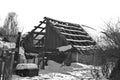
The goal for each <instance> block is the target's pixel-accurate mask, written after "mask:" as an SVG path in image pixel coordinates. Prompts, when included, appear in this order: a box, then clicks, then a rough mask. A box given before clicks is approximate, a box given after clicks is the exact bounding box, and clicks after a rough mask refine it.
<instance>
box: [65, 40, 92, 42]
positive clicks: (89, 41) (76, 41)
mask: <svg viewBox="0 0 120 80" xmlns="http://www.w3.org/2000/svg"><path fill="white" fill-rule="evenodd" d="M66 40H67V41H73V42H94V41H90V40H73V39H66Z"/></svg>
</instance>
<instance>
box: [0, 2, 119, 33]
mask: <svg viewBox="0 0 120 80" xmlns="http://www.w3.org/2000/svg"><path fill="white" fill-rule="evenodd" d="M8 12H16V13H17V15H18V22H19V27H20V28H21V29H22V28H23V27H24V32H27V31H30V30H31V29H33V28H34V26H36V25H38V24H39V21H41V20H43V17H45V16H47V17H51V18H53V19H58V20H61V21H66V22H73V23H78V24H84V25H87V26H90V27H93V28H95V29H97V31H98V32H99V31H100V28H102V27H103V25H104V21H105V22H107V21H109V20H110V19H111V18H118V17H120V2H119V0H1V1H0V25H3V21H4V18H5V16H6V15H7V14H8ZM89 31H90V32H91V33H92V34H93V35H94V34H95V33H94V31H93V30H90V29H89Z"/></svg>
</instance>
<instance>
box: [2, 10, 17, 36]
mask: <svg viewBox="0 0 120 80" xmlns="http://www.w3.org/2000/svg"><path fill="white" fill-rule="evenodd" d="M17 25H18V23H17V14H16V13H15V12H10V13H8V16H7V17H6V19H5V22H4V25H3V29H4V30H5V31H6V35H8V34H9V35H16V34H17V33H18V27H17Z"/></svg>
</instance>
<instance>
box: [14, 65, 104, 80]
mask: <svg viewBox="0 0 120 80" xmlns="http://www.w3.org/2000/svg"><path fill="white" fill-rule="evenodd" d="M93 69H94V67H93V66H88V65H84V64H81V63H73V64H71V66H69V67H67V66H62V67H60V68H59V69H58V70H56V71H55V70H54V68H53V67H52V69H51V66H47V67H46V68H45V70H40V72H39V76H34V77H20V76H17V75H13V79H12V80H96V79H95V78H93V75H92V74H91V71H92V70H93ZM99 80H106V79H102V78H101V79H99Z"/></svg>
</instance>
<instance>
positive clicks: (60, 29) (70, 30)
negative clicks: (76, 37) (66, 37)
mask: <svg viewBox="0 0 120 80" xmlns="http://www.w3.org/2000/svg"><path fill="white" fill-rule="evenodd" d="M56 28H57V29H60V30H64V31H70V32H78V33H83V34H87V33H86V32H83V31H78V30H70V29H65V28H60V27H56Z"/></svg>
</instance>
